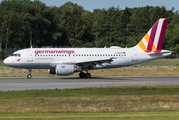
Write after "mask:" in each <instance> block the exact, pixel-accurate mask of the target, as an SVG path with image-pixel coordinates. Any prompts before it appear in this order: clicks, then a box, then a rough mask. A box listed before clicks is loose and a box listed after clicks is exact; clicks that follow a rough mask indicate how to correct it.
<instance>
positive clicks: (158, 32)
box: [138, 18, 168, 53]
mask: <svg viewBox="0 0 179 120" xmlns="http://www.w3.org/2000/svg"><path fill="white" fill-rule="evenodd" d="M167 23H168V19H167V18H161V19H159V20H158V21H157V22H156V23H155V24H154V26H153V27H152V28H151V29H150V30H149V31H148V33H147V34H146V35H145V36H144V37H143V39H142V40H141V41H140V42H139V43H138V45H139V47H140V48H141V49H142V50H143V51H145V52H147V53H149V52H151V51H153V52H155V53H160V52H161V50H162V44H163V40H164V36H165V31H166V28H167Z"/></svg>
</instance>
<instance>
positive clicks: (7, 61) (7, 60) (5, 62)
mask: <svg viewBox="0 0 179 120" xmlns="http://www.w3.org/2000/svg"><path fill="white" fill-rule="evenodd" d="M3 62H4V64H5V65H7V66H9V64H10V60H9V58H6V59H5V60H4V61H3Z"/></svg>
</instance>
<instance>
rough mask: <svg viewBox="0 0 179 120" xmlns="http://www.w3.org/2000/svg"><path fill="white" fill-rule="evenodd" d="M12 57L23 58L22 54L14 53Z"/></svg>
mask: <svg viewBox="0 0 179 120" xmlns="http://www.w3.org/2000/svg"><path fill="white" fill-rule="evenodd" d="M11 56H14V57H21V54H16V53H14V54H12V55H11Z"/></svg>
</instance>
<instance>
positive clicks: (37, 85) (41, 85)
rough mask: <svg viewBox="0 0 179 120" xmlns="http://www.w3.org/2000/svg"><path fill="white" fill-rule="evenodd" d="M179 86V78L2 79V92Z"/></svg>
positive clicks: (0, 88) (0, 87)
mask: <svg viewBox="0 0 179 120" xmlns="http://www.w3.org/2000/svg"><path fill="white" fill-rule="evenodd" d="M155 85H179V76H108V77H92V78H90V79H80V78H79V77H33V78H32V79H27V78H26V77H0V90H1V91H8V90H31V89H55V88H61V89H63V88H79V87H99V86H155Z"/></svg>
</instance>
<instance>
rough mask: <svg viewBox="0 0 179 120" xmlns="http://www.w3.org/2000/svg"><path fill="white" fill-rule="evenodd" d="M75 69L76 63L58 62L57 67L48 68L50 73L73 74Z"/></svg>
mask: <svg viewBox="0 0 179 120" xmlns="http://www.w3.org/2000/svg"><path fill="white" fill-rule="evenodd" d="M74 71H75V67H74V65H65V64H58V65H56V68H55V69H48V72H49V74H57V75H71V74H73V73H74Z"/></svg>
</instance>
